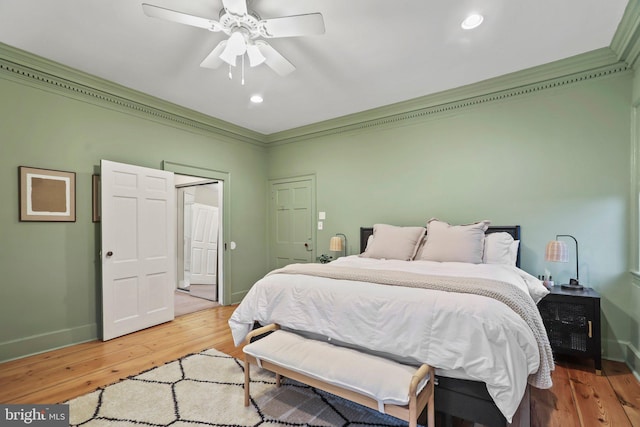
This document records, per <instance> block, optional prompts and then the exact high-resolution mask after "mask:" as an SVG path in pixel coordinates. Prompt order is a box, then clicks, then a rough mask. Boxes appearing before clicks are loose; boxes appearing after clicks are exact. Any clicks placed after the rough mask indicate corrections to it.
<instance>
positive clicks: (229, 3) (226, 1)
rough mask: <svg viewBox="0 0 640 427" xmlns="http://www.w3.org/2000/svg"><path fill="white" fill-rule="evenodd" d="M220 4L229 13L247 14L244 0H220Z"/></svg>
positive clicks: (236, 14)
mask: <svg viewBox="0 0 640 427" xmlns="http://www.w3.org/2000/svg"><path fill="white" fill-rule="evenodd" d="M222 6H223V7H224V10H226V11H227V13H230V14H231V15H235V16H242V15H246V14H247V1H246V0H222Z"/></svg>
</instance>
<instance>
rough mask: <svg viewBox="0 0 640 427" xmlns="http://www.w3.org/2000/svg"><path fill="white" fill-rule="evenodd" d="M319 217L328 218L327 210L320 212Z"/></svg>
mask: <svg viewBox="0 0 640 427" xmlns="http://www.w3.org/2000/svg"><path fill="white" fill-rule="evenodd" d="M318 219H327V213H326V212H318Z"/></svg>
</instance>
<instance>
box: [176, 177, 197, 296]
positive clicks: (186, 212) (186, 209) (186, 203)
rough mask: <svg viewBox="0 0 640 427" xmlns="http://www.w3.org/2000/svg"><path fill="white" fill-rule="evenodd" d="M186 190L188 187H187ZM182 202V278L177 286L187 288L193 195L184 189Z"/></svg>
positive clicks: (189, 273)
mask: <svg viewBox="0 0 640 427" xmlns="http://www.w3.org/2000/svg"><path fill="white" fill-rule="evenodd" d="M187 190H188V189H187ZM183 197H184V198H183V203H182V209H183V210H182V233H183V235H182V238H183V241H184V245H183V250H182V271H183V274H182V279H181V280H180V281H179V282H178V287H179V288H182V289H189V286H191V236H192V234H193V230H192V229H193V227H192V225H191V218H192V216H193V215H192V213H191V212H192V207H193V204H194V203H195V196H194V195H193V194H191V193H188V192H187V191H185V192H184V193H183Z"/></svg>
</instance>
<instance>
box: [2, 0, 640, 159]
mask: <svg viewBox="0 0 640 427" xmlns="http://www.w3.org/2000/svg"><path fill="white" fill-rule="evenodd" d="M638 5H640V0H631V1H630V3H629V5H628V6H627V10H626V11H625V15H624V16H625V17H624V18H623V22H622V23H621V27H623V26H624V27H625V28H629V30H623V29H620V28H619V30H618V32H616V37H614V43H612V46H614V44H615V46H619V45H620V46H622V45H623V42H622V41H623V40H627V39H630V38H631V37H630V36H629V34H631V33H633V34H636V33H638V30H637V28H638V26H639V25H638V21H639V20H638V19H637V17H638V16H640V6H638ZM633 16H636V19H633V18H632V17H633ZM631 29H633V30H631ZM625 34H626V36H625ZM637 38H638V37H635V38H634V40H635V39H637ZM635 44H636V45H637V44H638V43H635ZM624 45H625V46H627V47H626V48H625V50H628V51H629V52H630V54H631V52H632V51H633V49H630V43H624ZM627 56H628V55H627ZM624 57H626V56H624ZM621 58H623V56H621V54H620V52H619V51H618V50H616V49H613V48H608V47H607V48H602V49H598V50H594V51H591V52H587V53H584V54H581V55H576V56H573V57H570V58H566V59H562V60H559V61H555V62H552V63H549V64H544V65H540V66H537V67H532V68H528V69H526V70H522V71H518V72H514V73H510V74H506V75H503V76H499V77H495V78H492V79H488V80H484V81H482V82H478V83H474V84H470V85H466V86H462V87H458V88H454V89H451V90H447V91H443V92H439V93H436V94H432V95H427V96H423V97H419V98H414V99H411V100H408V101H403V102H399V103H395V104H390V105H387V106H383V107H379V108H375V109H372V110H368V111H364V112H360V113H355V114H350V115H346V116H342V117H338V118H335V119H331V120H327V121H323V122H318V123H314V124H311V125H308V126H303V127H299V128H295V129H290V130H286V131H283V132H277V133H273V134H269V135H265V134H261V133H258V132H254V131H251V130H249V129H246V128H243V127H240V126H237V125H234V124H232V123H229V122H225V121H223V120H220V119H216V118H214V117H210V116H207V115H204V114H201V113H198V112H196V111H193V110H190V109H187V108H184V107H180V106H178V105H175V104H172V103H170V102H167V101H164V100H161V99H159V98H155V97H152V96H150V95H147V94H144V93H141V92H138V91H135V90H132V89H129V88H126V87H124V86H121V85H118V84H115V83H113V82H109V81H107V80H104V79H101V78H98V77H95V76H92V75H89V74H87V73H83V72H81V71H78V70H75V69H73V68H70V67H66V66H64V65H62V64H58V63H56V62H53V61H49V60H46V59H43V58H41V57H38V56H36V55H33V54H30V53H27V52H24V51H22V50H19V49H16V48H13V47H10V46H7V45H4V44H2V43H0V78H8V79H13V80H17V81H20V82H22V83H24V84H28V85H32V86H34V87H38V88H41V89H43V90H48V91H55V92H56V93H59V94H62V95H64V96H67V97H71V98H75V99H79V100H82V101H85V102H92V103H94V104H98V105H101V106H104V107H106V108H112V109H116V110H119V111H122V112H124V113H126V114H134V115H137V116H139V117H142V118H146V119H150V120H154V121H157V122H160V123H163V124H166V125H170V126H174V127H179V128H181V129H185V130H188V131H195V132H199V133H202V134H205V135H208V136H211V135H215V136H217V137H224V138H226V140H228V141H229V142H231V143H233V142H245V143H249V144H252V145H256V146H259V147H266V146H276V145H280V144H288V143H292V142H297V141H301V140H306V139H311V138H316V137H320V136H325V135H332V134H338V133H343V132H350V131H356V130H361V129H368V128H371V127H376V126H388V125H393V124H397V123H398V122H403V121H406V120H415V119H423V118H425V117H430V116H433V115H435V114H440V113H448V112H452V111H455V110H457V109H461V108H467V107H471V106H475V105H479V104H483V103H487V102H493V101H499V100H505V99H508V98H512V97H517V96H521V95H526V94H530V93H533V92H538V91H542V90H546V89H551V88H557V87H561V86H566V85H570V84H574V83H577V82H581V81H585V80H590V79H597V78H602V77H606V76H610V75H612V74H618V73H621V72H626V71H628V70H629V69H630V68H631V67H630V66H629V65H628V64H629V62H628V61H625V60H623V59H621Z"/></svg>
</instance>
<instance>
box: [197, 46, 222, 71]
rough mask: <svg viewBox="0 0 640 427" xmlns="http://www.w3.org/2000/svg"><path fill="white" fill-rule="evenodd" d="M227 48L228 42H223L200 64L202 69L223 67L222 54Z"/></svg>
mask: <svg viewBox="0 0 640 427" xmlns="http://www.w3.org/2000/svg"><path fill="white" fill-rule="evenodd" d="M226 46H227V41H226V40H222V41H221V42H220V43H218V45H217V46H216V47H215V48H214V49H213V50H212V51H211V53H210V54H209V55H207V57H206V58H204V60H203V61H202V62H201V63H200V66H201V67H205V68H218V67H219V66H220V65H222V62H223V61H222V58H220V54H221V53H222V51H223V50H224V48H225V47H226Z"/></svg>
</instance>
